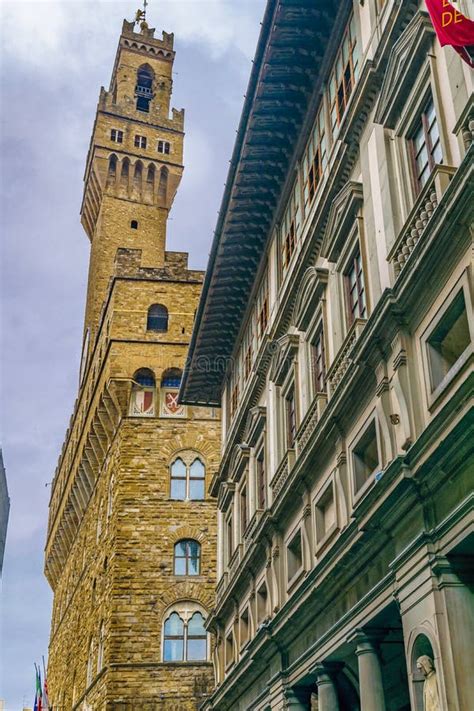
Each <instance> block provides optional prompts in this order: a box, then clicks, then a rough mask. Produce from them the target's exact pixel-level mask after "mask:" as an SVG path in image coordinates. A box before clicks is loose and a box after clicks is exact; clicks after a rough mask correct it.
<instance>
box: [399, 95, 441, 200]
mask: <svg viewBox="0 0 474 711" xmlns="http://www.w3.org/2000/svg"><path fill="white" fill-rule="evenodd" d="M419 104H420V105H419V108H418V109H417V111H416V119H414V120H413V121H412V127H411V130H410V131H409V133H408V134H407V141H408V152H409V155H410V163H411V174H412V181H413V188H414V192H415V196H417V195H419V193H420V192H421V191H422V190H423V188H424V186H425V185H426V183H427V182H428V180H429V179H430V175H431V173H432V172H433V170H434V169H435V167H436V165H442V164H443V162H444V150H443V140H442V135H441V126H440V122H439V119H438V112H437V109H436V104H435V100H434V96H433V92H432V91H431V87H430V88H429V89H428V91H426V92H425V96H424V99H423V101H421V102H419ZM430 105H431V106H432V107H433V113H434V121H433V122H432V123H431V125H429V122H428V107H430ZM434 125H436V127H437V131H438V140H437V142H436V143H435V145H433V143H432V140H431V135H430V131H431V129H432V128H433V126H434ZM420 129H421V132H422V135H423V144H422V148H424V149H425V150H426V153H427V162H426V164H425V168H424V169H423V171H422V173H421V174H420V173H419V170H418V162H417V158H418V155H419V154H420V153H421V150H422V148H420V149H419V150H418V152H417V150H416V145H415V136H416V135H417V134H418V133H419V131H420ZM437 146H439V149H440V150H441V162H440V163H436V162H435V160H434V155H433V154H434V151H435V149H436V147H437ZM426 168H427V169H428V172H427V175H426V179H425V180H424V182H423V183H422V182H421V176H422V175H423V173H424V172H425V170H426Z"/></svg>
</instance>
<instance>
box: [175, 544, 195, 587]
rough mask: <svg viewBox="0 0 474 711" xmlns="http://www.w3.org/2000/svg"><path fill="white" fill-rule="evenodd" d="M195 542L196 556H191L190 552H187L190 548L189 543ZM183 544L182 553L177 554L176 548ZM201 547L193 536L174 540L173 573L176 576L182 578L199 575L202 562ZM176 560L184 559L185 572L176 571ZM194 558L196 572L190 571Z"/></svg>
mask: <svg viewBox="0 0 474 711" xmlns="http://www.w3.org/2000/svg"><path fill="white" fill-rule="evenodd" d="M191 543H193V544H195V545H196V546H197V556H195V557H194V556H192V555H191V553H190V552H189V550H190V545H189V544H191ZM183 544H184V545H185V553H184V555H177V548H178V546H179V545H183ZM201 551H202V547H201V544H200V542H199V541H197V540H196V539H195V538H181V539H180V540H179V541H176V543H175V544H174V546H173V575H175V576H176V577H177V578H184V577H189V578H196V577H199V576H200V575H201V563H202V555H201ZM178 560H184V563H185V566H184V567H185V572H184V573H178V572H176V562H177V561H178ZM193 560H195V561H197V564H196V569H197V572H196V573H193V572H190V568H191V567H192V561H193Z"/></svg>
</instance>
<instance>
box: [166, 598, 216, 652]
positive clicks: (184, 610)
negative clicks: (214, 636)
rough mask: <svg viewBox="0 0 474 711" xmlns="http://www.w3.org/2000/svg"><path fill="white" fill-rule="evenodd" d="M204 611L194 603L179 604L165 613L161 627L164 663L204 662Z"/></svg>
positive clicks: (205, 640) (206, 642) (206, 649)
mask: <svg viewBox="0 0 474 711" xmlns="http://www.w3.org/2000/svg"><path fill="white" fill-rule="evenodd" d="M204 622H205V613H204V610H203V609H202V608H201V607H200V606H199V605H198V604H197V603H194V602H181V603H178V604H177V605H174V606H173V607H172V608H170V609H169V610H168V612H167V615H166V618H165V621H164V625H163V661H164V662H205V661H207V659H208V635H207V632H206V630H205V628H204Z"/></svg>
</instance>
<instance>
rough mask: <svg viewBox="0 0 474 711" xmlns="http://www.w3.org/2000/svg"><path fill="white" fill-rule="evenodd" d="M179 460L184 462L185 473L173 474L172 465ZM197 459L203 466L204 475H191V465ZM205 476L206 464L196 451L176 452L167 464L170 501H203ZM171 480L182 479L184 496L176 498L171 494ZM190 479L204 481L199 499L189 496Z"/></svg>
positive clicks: (204, 498)
mask: <svg viewBox="0 0 474 711" xmlns="http://www.w3.org/2000/svg"><path fill="white" fill-rule="evenodd" d="M178 461H181V462H182V463H183V464H184V467H185V469H186V474H185V476H176V475H175V476H173V465H174V464H175V463H176V462H178ZM196 461H199V462H201V464H202V466H203V468H204V476H199V477H198V476H191V467H192V465H193V464H194V462H196ZM206 476H207V465H206V462H205V460H204V457H203V456H202V455H201V454H200V453H198V452H194V451H193V450H191V451H184V452H183V451H181V452H177V453H176V454H175V455H174V457H173V459H172V460H171V462H170V464H169V481H170V488H169V498H170V500H171V501H205V500H206ZM173 480H175V481H184V482H185V485H184V488H185V495H184V498H176V497H173V496H172V490H173ZM192 481H202V482H203V483H204V495H203V497H202V498H200V499H192V498H191V497H190V493H191V482H192Z"/></svg>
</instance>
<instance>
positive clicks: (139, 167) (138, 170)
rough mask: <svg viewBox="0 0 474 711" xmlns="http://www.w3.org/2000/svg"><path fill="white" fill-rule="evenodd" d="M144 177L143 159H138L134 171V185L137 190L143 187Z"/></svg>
mask: <svg viewBox="0 0 474 711" xmlns="http://www.w3.org/2000/svg"><path fill="white" fill-rule="evenodd" d="M142 179H143V164H142V162H141V161H139V160H137V162H136V163H135V170H134V173H133V187H134V188H135V189H136V190H141V189H142Z"/></svg>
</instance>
